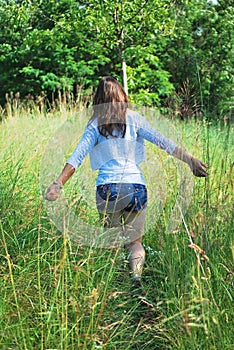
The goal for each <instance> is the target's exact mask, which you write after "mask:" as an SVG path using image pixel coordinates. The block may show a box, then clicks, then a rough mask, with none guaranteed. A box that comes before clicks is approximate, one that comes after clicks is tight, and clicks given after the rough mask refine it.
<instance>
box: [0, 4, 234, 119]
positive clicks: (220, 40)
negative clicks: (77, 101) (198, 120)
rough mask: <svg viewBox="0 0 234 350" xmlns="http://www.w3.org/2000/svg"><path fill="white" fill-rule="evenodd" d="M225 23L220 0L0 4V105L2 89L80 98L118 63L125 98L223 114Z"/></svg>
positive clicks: (228, 70)
mask: <svg viewBox="0 0 234 350" xmlns="http://www.w3.org/2000/svg"><path fill="white" fill-rule="evenodd" d="M233 18H234V16H233V7H232V6H231V1H224V0H219V2H218V4H216V5H215V4H214V2H213V1H207V0H202V1H197V0H186V1H175V2H171V1H167V0H165V1H163V0H151V1H149V0H144V1H140V0H135V1H130V0H119V1H107V0H102V1H99V0H93V1H92V2H86V1H75V0H59V1H56V0H50V1H45V0H38V1H36V0H31V1H29V0H25V1H24V0H23V1H14V0H9V1H3V0H0V81H1V84H0V103H1V104H4V101H5V94H6V93H9V92H13V93H17V92H20V95H21V97H22V98H24V97H25V96H27V95H28V94H30V95H31V96H34V98H36V97H37V96H39V95H40V94H43V95H46V96H48V97H49V98H52V96H53V95H54V94H56V93H57V92H58V91H59V90H60V91H63V92H67V91H73V92H74V93H75V94H81V93H82V94H83V93H84V94H88V95H90V94H91V93H92V89H93V87H94V86H95V85H96V83H97V81H98V79H99V78H100V76H103V75H109V74H111V75H114V76H115V77H117V78H119V77H121V76H122V69H123V63H124V62H126V65H127V77H128V87H129V95H130V97H131V99H132V101H133V102H137V103H142V104H147V105H156V106H162V105H167V104H168V103H166V101H168V100H169V99H168V98H169V96H175V97H174V98H170V101H171V102H170V104H169V105H170V106H173V109H176V108H177V109H179V111H180V113H181V110H182V109H183V108H184V107H186V108H187V110H189V111H190V114H194V112H196V111H197V110H199V111H200V110H205V109H208V110H209V111H210V113H211V114H215V115H217V114H220V115H221V114H222V115H223V114H225V113H227V112H228V111H229V110H230V105H231V103H233V102H232V97H233V90H232V89H233V88H232V86H233V76H234V74H233V63H234V62H233V57H234V55H233V34H232V32H233V24H234V23H233V22H234V20H233ZM188 106H189V108H188ZM194 106H196V107H194ZM186 108H185V109H186ZM195 110H196V111H195ZM191 111H192V112H191Z"/></svg>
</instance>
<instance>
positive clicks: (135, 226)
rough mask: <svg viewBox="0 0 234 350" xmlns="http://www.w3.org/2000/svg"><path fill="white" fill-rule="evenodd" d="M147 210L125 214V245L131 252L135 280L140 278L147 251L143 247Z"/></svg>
mask: <svg viewBox="0 0 234 350" xmlns="http://www.w3.org/2000/svg"><path fill="white" fill-rule="evenodd" d="M145 215H146V210H145V209H144V210H142V211H140V212H131V213H129V212H125V213H124V218H125V222H124V225H125V238H126V239H127V243H126V245H125V247H126V249H127V251H128V252H129V264H130V269H131V271H132V273H133V278H138V277H139V278H140V277H141V274H142V269H143V265H144V261H145V249H144V247H143V245H142V235H143V231H144V222H145Z"/></svg>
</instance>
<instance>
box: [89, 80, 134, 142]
mask: <svg viewBox="0 0 234 350" xmlns="http://www.w3.org/2000/svg"><path fill="white" fill-rule="evenodd" d="M127 108H128V97H127V94H126V93H125V91H124V89H123V87H122V86H121V85H120V84H119V83H118V81H117V80H116V79H115V78H114V77H111V76H106V77H103V78H102V79H101V80H100V82H99V84H98V87H97V90H96V93H95V95H94V98H93V115H92V117H91V120H90V121H92V120H93V119H95V118H97V119H98V130H99V132H100V134H101V135H103V136H105V137H106V138H108V137H109V136H111V137H117V136H121V137H124V135H125V132H126V111H127Z"/></svg>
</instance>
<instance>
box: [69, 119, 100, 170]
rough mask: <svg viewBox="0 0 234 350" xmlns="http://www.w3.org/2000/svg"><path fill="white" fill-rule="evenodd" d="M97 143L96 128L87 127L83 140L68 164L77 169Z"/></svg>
mask: <svg viewBox="0 0 234 350" xmlns="http://www.w3.org/2000/svg"><path fill="white" fill-rule="evenodd" d="M96 143H97V130H96V128H95V127H94V126H92V125H88V126H86V127H85V130H84V133H83V135H82V137H81V140H80V141H79V143H78V144H77V146H76V148H75V150H74V151H73V153H72V155H71V157H70V158H69V159H68V160H67V164H70V165H72V166H73V167H74V168H75V169H76V168H78V167H79V166H80V165H81V163H82V162H83V160H84V158H85V157H86V156H87V155H88V154H89V152H90V151H91V150H92V148H93V147H94V146H95V144H96Z"/></svg>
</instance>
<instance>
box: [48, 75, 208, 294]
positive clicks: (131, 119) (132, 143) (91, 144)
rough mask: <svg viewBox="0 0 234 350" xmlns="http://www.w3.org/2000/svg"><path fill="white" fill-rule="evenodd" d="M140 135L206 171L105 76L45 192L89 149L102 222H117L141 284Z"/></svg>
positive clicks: (54, 191)
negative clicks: (74, 141)
mask: <svg viewBox="0 0 234 350" xmlns="http://www.w3.org/2000/svg"><path fill="white" fill-rule="evenodd" d="M144 140H148V141H150V142H152V143H154V144H155V145H157V146H158V147H160V148H161V149H163V150H164V151H166V152H167V153H168V154H171V155H172V156H174V157H176V158H178V159H180V160H182V161H184V162H186V163H187V164H188V165H189V167H190V168H191V170H192V172H193V174H194V175H195V176H199V177H205V176H207V175H208V174H207V171H206V167H207V166H206V165H205V164H204V163H202V162H201V161H200V160H198V159H196V158H194V157H193V156H192V155H190V154H188V153H187V152H186V151H184V150H182V149H181V148H180V147H178V146H177V145H176V144H175V143H174V142H173V141H171V140H169V139H167V138H166V137H165V136H164V135H162V134H161V133H159V132H158V131H157V130H155V129H154V128H153V127H152V126H151V125H150V124H149V123H147V121H146V120H145V118H143V117H142V116H141V115H139V114H138V113H136V112H133V111H131V110H129V109H128V98H127V95H126V93H125V91H124V89H123V87H122V86H121V85H120V84H119V83H118V81H117V80H116V79H115V78H113V77H111V76H107V77H103V78H102V79H101V80H100V82H99V85H98V88H97V91H96V93H95V96H94V99H93V115H92V117H91V119H90V120H89V122H88V124H87V126H86V128H85V130H84V133H83V136H82V138H81V140H80V142H79V143H78V145H77V147H76V149H75V150H74V152H73V153H72V155H71V157H70V158H69V159H68V160H67V163H66V165H65V167H64V169H63V171H62V173H61V174H60V175H59V177H58V178H57V179H56V181H55V182H53V183H52V184H51V185H50V186H49V187H48V188H47V191H46V196H45V198H46V199H47V200H49V201H55V200H56V199H57V198H58V196H59V191H60V189H61V188H62V186H64V184H65V183H66V182H67V180H68V179H69V178H70V177H71V176H72V175H73V174H74V172H75V170H76V168H77V167H78V166H80V165H81V163H82V161H83V159H84V158H85V157H86V155H87V154H88V153H90V161H91V166H92V169H93V170H96V169H99V173H98V177H97V181H96V185H97V188H96V205H97V209H98V211H99V213H100V217H101V218H102V220H103V222H104V226H105V227H107V228H110V227H119V228H120V230H121V232H122V236H123V244H124V246H125V248H126V249H127V251H128V253H129V263H130V268H131V271H132V276H133V282H134V285H135V286H136V287H139V288H141V287H142V285H141V274H142V268H143V264H144V260H145V250H144V248H143V246H142V234H143V229H144V221H145V215H146V206H147V188H146V183H145V179H144V177H143V174H142V172H141V169H140V167H139V163H140V162H141V161H143V160H144Z"/></svg>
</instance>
